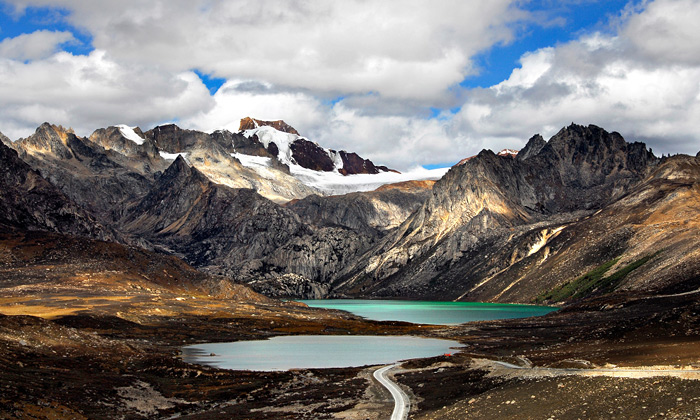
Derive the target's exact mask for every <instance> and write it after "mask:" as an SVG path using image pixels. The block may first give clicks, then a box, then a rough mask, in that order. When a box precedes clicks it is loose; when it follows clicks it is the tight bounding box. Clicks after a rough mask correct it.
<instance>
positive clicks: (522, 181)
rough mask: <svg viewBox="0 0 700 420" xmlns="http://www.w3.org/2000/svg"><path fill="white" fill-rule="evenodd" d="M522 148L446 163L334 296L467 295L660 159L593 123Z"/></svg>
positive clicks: (630, 183)
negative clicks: (425, 194)
mask: <svg viewBox="0 0 700 420" xmlns="http://www.w3.org/2000/svg"><path fill="white" fill-rule="evenodd" d="M530 143H532V144H529V145H528V147H526V148H525V149H524V150H525V155H524V156H525V158H521V157H520V155H519V158H518V159H513V158H510V157H499V156H496V155H495V154H493V153H492V152H489V151H484V152H482V153H480V154H479V155H478V156H477V157H475V158H474V159H471V160H469V161H468V162H465V163H464V164H463V165H458V166H455V167H453V168H452V169H451V170H450V171H449V172H448V173H447V174H446V175H445V177H443V179H441V180H440V181H438V182H437V183H436V184H435V186H434V187H433V190H432V195H431V196H430V198H429V199H428V201H427V202H426V203H425V204H424V205H423V207H422V208H421V209H419V210H418V211H417V212H416V213H414V214H413V215H412V216H411V217H410V218H409V219H408V220H406V222H404V223H403V224H402V225H401V226H400V227H399V228H398V229H397V230H396V231H394V232H392V233H391V234H390V235H388V236H387V237H386V238H384V239H383V240H382V241H381V242H380V244H379V245H378V246H377V248H376V249H373V250H372V251H371V252H369V253H368V254H366V255H365V256H364V257H363V258H362V259H360V261H359V262H358V263H357V264H356V266H355V268H353V269H351V270H349V272H348V273H347V275H345V276H344V277H343V279H341V280H340V281H339V283H340V282H342V283H343V284H344V286H343V288H341V289H340V291H341V292H343V291H346V292H351V293H360V292H361V291H362V293H367V292H370V293H371V294H376V295H403V296H414V297H433V298H434V297H438V296H441V297H442V298H446V297H447V298H451V299H455V298H459V297H461V296H462V295H465V293H466V294H467V295H468V293H469V290H470V289H471V288H472V287H474V286H475V285H477V284H478V283H479V282H481V281H484V280H485V279H488V278H489V277H491V276H493V275H495V274H496V273H498V272H499V271H500V270H502V269H504V267H508V266H509V265H512V264H514V263H516V262H517V261H519V260H520V259H521V258H522V257H523V255H525V256H526V255H527V254H528V253H529V250H532V249H533V246H534V244H535V243H539V242H541V241H542V236H543V235H544V236H550V235H554V234H555V233H553V229H555V228H556V227H559V226H562V225H564V224H567V223H573V222H575V221H576V220H579V219H580V218H581V217H584V216H586V215H588V214H591V213H592V212H594V211H596V210H599V209H601V208H603V207H604V206H605V205H608V204H610V203H612V202H614V201H615V200H616V199H619V198H620V197H621V196H623V194H625V193H626V192H627V191H629V190H630V188H632V187H633V186H634V185H636V184H638V183H639V182H641V181H642V179H643V178H644V177H645V176H646V175H647V174H648V173H649V171H650V170H651V169H652V168H653V167H654V166H655V165H656V164H657V163H658V159H657V158H655V157H654V156H653V155H652V154H651V152H649V151H647V149H646V147H645V146H644V145H643V144H641V143H632V144H629V143H626V142H625V141H624V140H623V139H622V137H621V136H620V135H619V134H617V133H607V132H605V131H604V130H602V129H600V128H599V127H595V126H588V127H582V126H576V125H572V126H569V127H567V128H565V129H562V130H561V131H560V132H559V133H558V134H557V135H555V136H554V137H553V138H552V139H551V140H550V141H549V142H548V143H547V144H546V145H545V146H543V147H541V148H540V147H539V146H540V144H541V141H540V139H539V138H538V137H537V136H536V137H533V139H532V140H531V142H530ZM538 148H539V149H540V151H539V153H537V154H535V155H531V156H530V157H527V154H529V152H528V151H529V150H536V149H538ZM552 225H554V226H553V227H552ZM543 229H549V230H548V232H543ZM545 242H546V239H545ZM520 248H522V249H524V251H519V250H518V249H520ZM497 250H500V251H497ZM499 252H502V253H503V255H502V256H501V257H499V258H497V259H496V260H491V257H493V255H494V253H499ZM611 252H612V251H611ZM506 255H507V257H506ZM504 261H505V262H504ZM501 291H502V289H501ZM499 293H500V291H499ZM496 295H497V293H494V294H492V295H490V296H489V299H499V298H500V297H497V296H496ZM465 296H466V295H465ZM482 297H485V296H482Z"/></svg>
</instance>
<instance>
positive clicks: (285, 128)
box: [238, 117, 300, 136]
mask: <svg viewBox="0 0 700 420" xmlns="http://www.w3.org/2000/svg"><path fill="white" fill-rule="evenodd" d="M258 127H272V128H274V129H275V130H277V131H282V132H284V133H289V134H296V135H297V136H298V135H300V134H299V132H298V131H297V130H295V129H294V127H292V126H291V125H289V124H287V123H286V122H284V121H282V120H277V121H262V120H257V119H255V118H250V117H245V118H243V119H242V120H241V124H240V126H239V128H238V131H245V130H253V129H255V128H258Z"/></svg>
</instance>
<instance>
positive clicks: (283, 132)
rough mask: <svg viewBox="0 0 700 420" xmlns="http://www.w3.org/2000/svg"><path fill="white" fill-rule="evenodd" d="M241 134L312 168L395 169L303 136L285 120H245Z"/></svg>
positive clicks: (343, 170) (346, 171) (349, 171)
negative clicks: (327, 147)
mask: <svg viewBox="0 0 700 420" xmlns="http://www.w3.org/2000/svg"><path fill="white" fill-rule="evenodd" d="M239 134H243V135H244V136H245V137H248V138H250V139H252V140H253V141H255V142H261V143H262V144H263V147H264V148H265V149H266V150H267V151H268V153H270V154H271V155H272V156H274V157H276V158H277V159H278V160H279V161H280V162H282V163H283V164H293V165H298V166H300V167H302V168H305V169H310V170H312V171H322V172H331V171H336V170H337V171H338V172H339V173H341V174H343V175H357V174H378V173H381V172H387V171H393V172H396V171H394V170H392V169H389V168H387V167H386V166H375V165H374V163H372V161H370V160H369V159H363V158H361V157H360V156H358V155H357V154H356V153H349V152H346V151H345V150H341V151H339V152H338V151H335V150H330V149H326V148H324V147H321V146H320V145H319V144H317V143H314V142H312V141H309V140H308V139H306V138H304V137H301V135H299V132H298V131H297V130H295V129H294V128H293V127H291V126H290V125H289V124H287V123H285V122H284V121H281V120H280V121H260V120H256V119H253V118H249V117H248V118H244V119H242V120H241V125H240V131H239Z"/></svg>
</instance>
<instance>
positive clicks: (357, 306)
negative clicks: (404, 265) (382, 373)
mask: <svg viewBox="0 0 700 420" xmlns="http://www.w3.org/2000/svg"><path fill="white" fill-rule="evenodd" d="M299 302H303V303H305V304H307V305H309V306H311V307H314V308H326V309H340V310H343V311H348V312H352V313H353V314H355V315H358V316H361V317H364V318H367V319H373V320H376V321H406V322H412V323H414V324H434V325H456V324H463V323H465V322H472V321H489V320H492V319H507V318H527V317H531V316H540V315H546V314H548V313H550V312H553V311H556V310H557V309H558V308H553V307H550V306H536V305H512V304H505V303H482V302H425V301H407V300H365V299H322V300H300V301H299Z"/></svg>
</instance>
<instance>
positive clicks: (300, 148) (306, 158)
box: [290, 139, 335, 172]
mask: <svg viewBox="0 0 700 420" xmlns="http://www.w3.org/2000/svg"><path fill="white" fill-rule="evenodd" d="M290 148H291V149H292V158H293V159H294V161H295V162H296V163H297V164H299V166H301V167H303V168H306V169H311V170H313V171H325V172H329V171H332V170H333V169H335V164H334V163H333V160H332V159H331V158H330V156H328V153H327V152H326V150H325V149H323V148H322V147H321V146H319V145H318V144H316V143H312V142H310V141H308V140H305V139H298V140H296V141H295V142H293V143H292V144H291V146H290Z"/></svg>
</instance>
